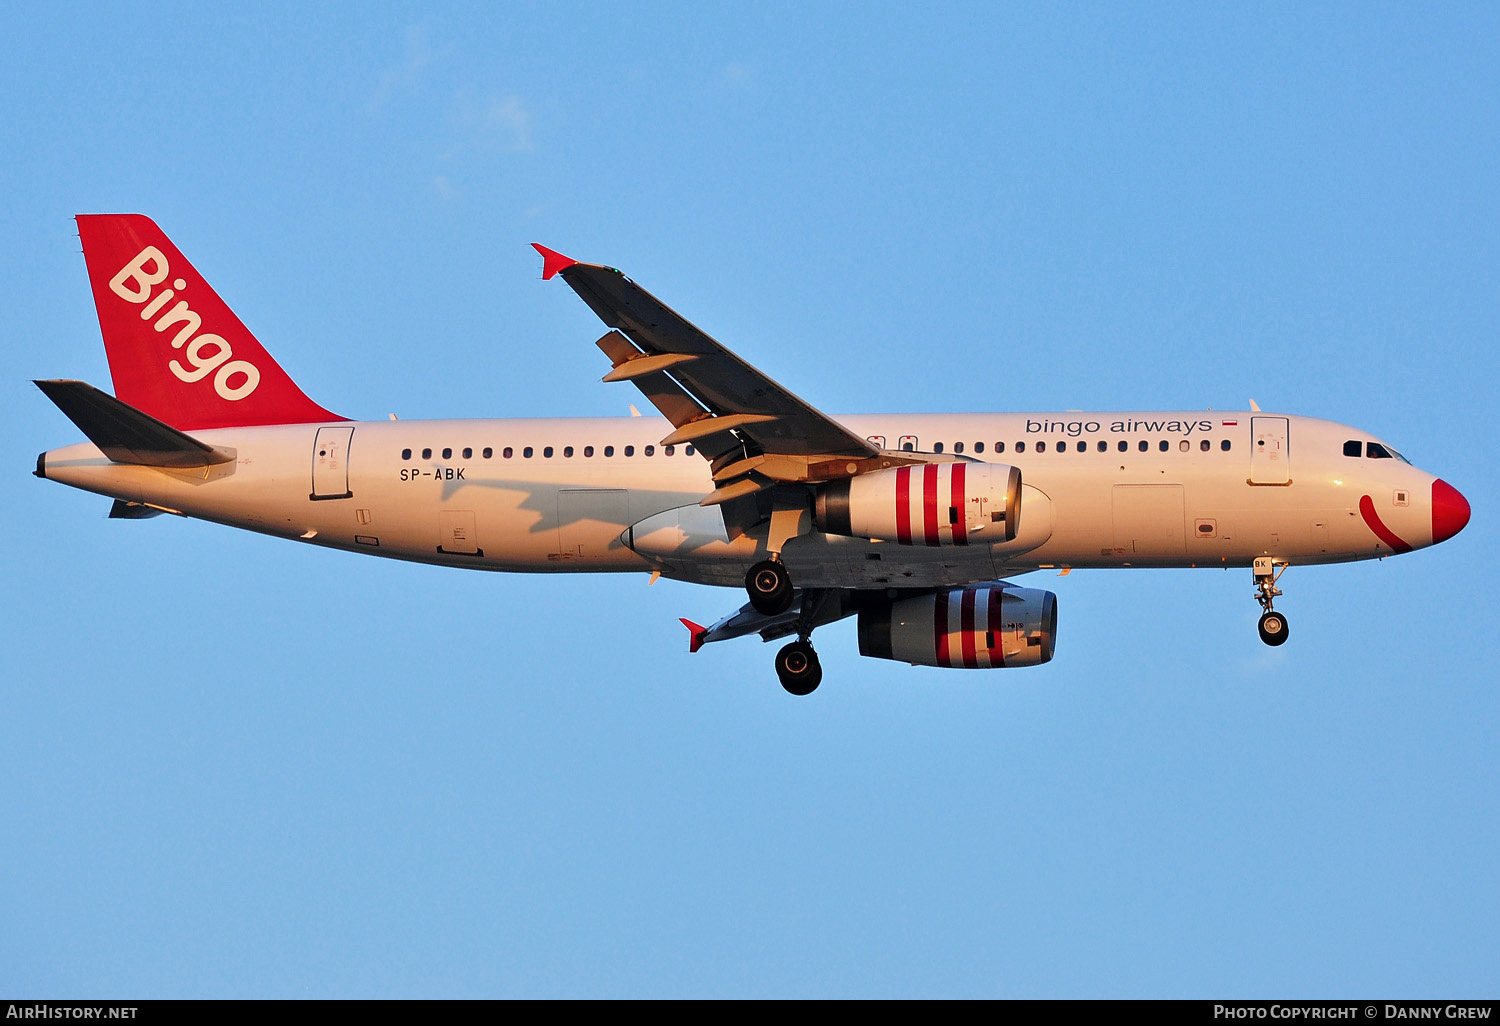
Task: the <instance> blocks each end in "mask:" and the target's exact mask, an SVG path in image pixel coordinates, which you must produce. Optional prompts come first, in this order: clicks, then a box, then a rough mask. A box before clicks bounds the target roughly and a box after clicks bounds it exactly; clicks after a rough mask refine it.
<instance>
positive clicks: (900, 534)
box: [896, 467, 911, 545]
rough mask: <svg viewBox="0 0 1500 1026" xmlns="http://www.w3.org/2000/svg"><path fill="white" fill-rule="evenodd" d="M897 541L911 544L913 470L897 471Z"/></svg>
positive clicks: (903, 468) (906, 468)
mask: <svg viewBox="0 0 1500 1026" xmlns="http://www.w3.org/2000/svg"><path fill="white" fill-rule="evenodd" d="M896 541H898V542H900V543H901V544H902V545H910V544H911V468H910V467H902V468H901V469H900V470H898V471H896Z"/></svg>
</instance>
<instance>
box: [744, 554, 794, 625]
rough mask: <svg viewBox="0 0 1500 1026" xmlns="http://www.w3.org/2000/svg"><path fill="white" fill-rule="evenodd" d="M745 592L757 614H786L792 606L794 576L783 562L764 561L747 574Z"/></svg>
mask: <svg viewBox="0 0 1500 1026" xmlns="http://www.w3.org/2000/svg"><path fill="white" fill-rule="evenodd" d="M745 592H746V594H748V595H749V596H750V604H751V605H752V606H754V607H755V611H756V612H757V613H764V614H765V615H766V616H775V615H777V614H778V613H784V612H786V611H787V610H788V609H789V608H791V605H792V575H791V574H789V573H787V572H786V567H785V566H783V565H782V562H781V560H779V559H763V560H761V561H760V562H759V563H756V564H755V565H754V566H752V567H751V568H750V569H749V571H748V572H747V573H746V574H745Z"/></svg>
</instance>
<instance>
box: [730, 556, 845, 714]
mask: <svg viewBox="0 0 1500 1026" xmlns="http://www.w3.org/2000/svg"><path fill="white" fill-rule="evenodd" d="M745 593H746V594H747V595H749V596H750V605H751V606H752V607H754V609H755V611H756V612H758V613H760V614H762V615H764V616H779V615H781V614H782V613H784V612H786V611H787V610H788V609H790V608H792V598H793V591H792V575H791V574H789V573H787V569H786V566H785V565H784V564H783V563H782V562H781V560H780V559H779V558H772V559H763V560H761V561H760V562H759V563H756V564H755V565H754V566H752V567H751V568H750V569H749V571H748V572H746V574H745ZM836 595H837V592H836V591H830V590H828V589H825V588H804V589H803V590H802V609H801V611H800V612H799V613H798V615H797V640H796V641H794V642H792V643H791V644H789V645H786V646H783V648H782V649H781V651H780V652H777V653H776V676H777V677H778V678H779V679H780V680H781V686H782V687H784V688H786V690H787V691H788V693H790V694H793V695H810V694H812V693H813V691H815V690H816V689H817V687H818V685H819V684H821V683H822V682H823V664H822V663H820V662H818V653H817V652H815V651H813V647H812V640H811V639H812V632H813V623H814V621H815V620H816V619H817V617H818V612H819V609H820V608H821V606H822V604H823V603H824V602H825V601H828V600H829V598H830V596H836Z"/></svg>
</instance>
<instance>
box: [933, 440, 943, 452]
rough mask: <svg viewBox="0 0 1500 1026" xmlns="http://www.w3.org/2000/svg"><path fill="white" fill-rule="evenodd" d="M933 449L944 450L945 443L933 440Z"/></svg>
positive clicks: (936, 450)
mask: <svg viewBox="0 0 1500 1026" xmlns="http://www.w3.org/2000/svg"><path fill="white" fill-rule="evenodd" d="M932 451H933V452H942V451H943V443H942V442H933V443H932Z"/></svg>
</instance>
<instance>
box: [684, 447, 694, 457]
mask: <svg viewBox="0 0 1500 1026" xmlns="http://www.w3.org/2000/svg"><path fill="white" fill-rule="evenodd" d="M682 454H683V455H684V456H691V455H692V454H693V447H692V446H691V445H690V446H688V447H687V448H686V449H684V450H682Z"/></svg>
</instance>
